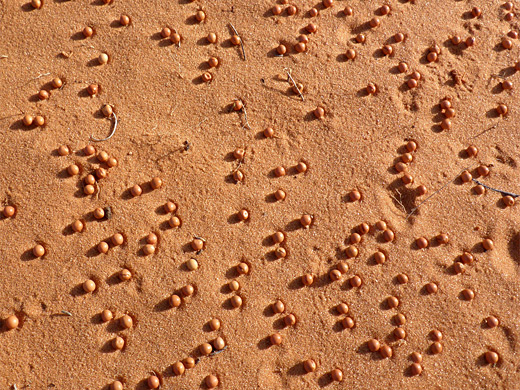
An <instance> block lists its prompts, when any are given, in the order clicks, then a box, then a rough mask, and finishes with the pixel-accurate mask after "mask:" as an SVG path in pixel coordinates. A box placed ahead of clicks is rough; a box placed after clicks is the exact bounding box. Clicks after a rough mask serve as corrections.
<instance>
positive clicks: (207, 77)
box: [201, 72, 213, 83]
mask: <svg viewBox="0 0 520 390" xmlns="http://www.w3.org/2000/svg"><path fill="white" fill-rule="evenodd" d="M201 78H202V81H204V82H205V83H207V82H209V81H211V80H212V79H213V75H212V74H211V73H209V72H204V73H203V74H202V76H201Z"/></svg>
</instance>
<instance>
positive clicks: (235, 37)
mask: <svg viewBox="0 0 520 390" xmlns="http://www.w3.org/2000/svg"><path fill="white" fill-rule="evenodd" d="M230 41H231V43H232V44H233V45H235V46H237V45H240V37H239V36H238V35H233V36H231V38H230Z"/></svg>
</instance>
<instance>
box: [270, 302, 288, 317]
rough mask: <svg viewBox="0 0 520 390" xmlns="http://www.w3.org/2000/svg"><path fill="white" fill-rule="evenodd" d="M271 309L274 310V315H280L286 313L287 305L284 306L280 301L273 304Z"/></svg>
mask: <svg viewBox="0 0 520 390" xmlns="http://www.w3.org/2000/svg"><path fill="white" fill-rule="evenodd" d="M271 308H272V310H273V312H274V313H277V314H279V313H283V312H284V310H285V305H284V304H283V302H282V301H280V300H278V301H276V302H275V303H273V304H272V305H271Z"/></svg>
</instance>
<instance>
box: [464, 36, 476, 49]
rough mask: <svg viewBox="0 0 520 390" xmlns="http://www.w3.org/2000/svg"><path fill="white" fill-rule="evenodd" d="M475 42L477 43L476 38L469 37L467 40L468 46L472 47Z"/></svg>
mask: <svg viewBox="0 0 520 390" xmlns="http://www.w3.org/2000/svg"><path fill="white" fill-rule="evenodd" d="M475 41H476V39H475V37H468V38H467V39H466V46H467V47H471V46H473V45H475Z"/></svg>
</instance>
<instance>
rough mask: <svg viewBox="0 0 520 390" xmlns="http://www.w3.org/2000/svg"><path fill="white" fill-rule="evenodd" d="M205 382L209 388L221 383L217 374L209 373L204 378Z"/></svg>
mask: <svg viewBox="0 0 520 390" xmlns="http://www.w3.org/2000/svg"><path fill="white" fill-rule="evenodd" d="M204 382H205V383H206V387H207V388H208V389H214V388H215V387H217V386H218V383H219V381H218V378H217V377H216V376H215V375H208V376H207V377H206V379H204Z"/></svg>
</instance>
